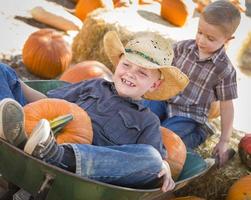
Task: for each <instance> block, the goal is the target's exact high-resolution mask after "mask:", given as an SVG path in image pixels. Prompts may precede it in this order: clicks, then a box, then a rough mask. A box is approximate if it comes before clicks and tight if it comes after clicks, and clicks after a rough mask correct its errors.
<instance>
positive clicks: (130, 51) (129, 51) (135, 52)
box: [125, 49, 160, 65]
mask: <svg viewBox="0 0 251 200" xmlns="http://www.w3.org/2000/svg"><path fill="white" fill-rule="evenodd" d="M125 51H126V52H127V53H134V54H137V55H139V56H141V57H143V58H145V59H146V60H148V61H150V62H152V63H154V64H157V65H160V64H159V63H158V62H157V61H155V60H154V59H153V58H151V57H150V56H148V55H146V54H144V53H142V52H140V51H136V50H132V49H125Z"/></svg>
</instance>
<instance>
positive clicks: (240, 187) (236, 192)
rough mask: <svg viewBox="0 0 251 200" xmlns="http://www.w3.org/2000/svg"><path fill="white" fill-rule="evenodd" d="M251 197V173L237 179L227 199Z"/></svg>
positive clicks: (246, 199)
mask: <svg viewBox="0 0 251 200" xmlns="http://www.w3.org/2000/svg"><path fill="white" fill-rule="evenodd" d="M249 199H251V175H247V176H244V177H242V178H240V179H239V180H238V181H236V182H235V183H234V184H233V185H232V186H231V187H230V189H229V191H228V194H227V199H226V200H249Z"/></svg>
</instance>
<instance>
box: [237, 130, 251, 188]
mask: <svg viewBox="0 0 251 200" xmlns="http://www.w3.org/2000/svg"><path fill="white" fill-rule="evenodd" d="M238 153H239V156H240V159H241V161H242V163H243V164H245V165H246V166H247V167H248V169H249V170H251V134H246V135H245V136H244V137H243V138H241V140H240V142H239V145H238ZM250 188H251V185H250Z"/></svg>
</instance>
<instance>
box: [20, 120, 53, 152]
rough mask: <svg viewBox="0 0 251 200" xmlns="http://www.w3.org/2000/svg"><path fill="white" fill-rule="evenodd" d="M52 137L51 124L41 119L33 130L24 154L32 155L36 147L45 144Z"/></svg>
mask: <svg viewBox="0 0 251 200" xmlns="http://www.w3.org/2000/svg"><path fill="white" fill-rule="evenodd" d="M49 135H50V123H49V122H48V121H47V120H46V119H41V120H40V121H39V122H38V124H37V125H36V126H35V128H34V129H33V130H32V133H31V135H30V138H29V139H28V141H27V142H26V145H25V147H24V152H26V153H28V154H30V155H32V153H33V151H34V150H35V148H36V146H37V145H39V144H40V143H43V142H45V141H46V140H47V139H48V137H49Z"/></svg>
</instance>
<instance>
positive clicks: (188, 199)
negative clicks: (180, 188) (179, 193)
mask: <svg viewBox="0 0 251 200" xmlns="http://www.w3.org/2000/svg"><path fill="white" fill-rule="evenodd" d="M172 200H205V199H203V198H200V197H196V196H186V197H177V198H174V199H172Z"/></svg>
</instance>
